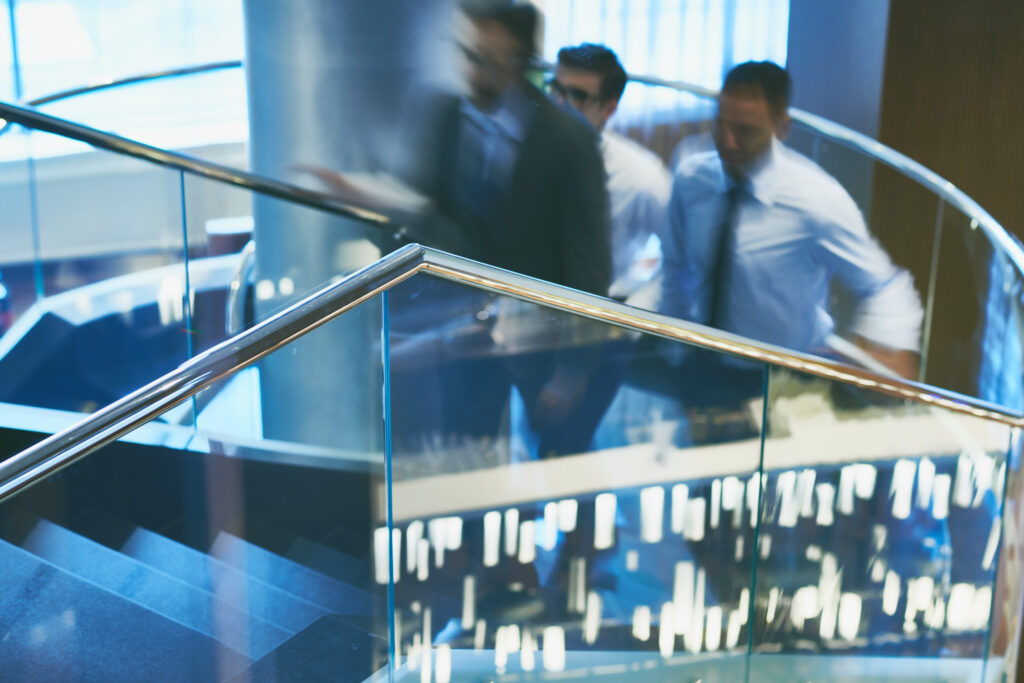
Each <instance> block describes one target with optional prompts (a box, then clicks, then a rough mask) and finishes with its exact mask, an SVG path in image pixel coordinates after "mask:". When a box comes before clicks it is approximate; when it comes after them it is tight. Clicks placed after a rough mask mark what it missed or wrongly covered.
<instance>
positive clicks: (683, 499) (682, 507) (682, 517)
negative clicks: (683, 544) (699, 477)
mask: <svg viewBox="0 0 1024 683" xmlns="http://www.w3.org/2000/svg"><path fill="white" fill-rule="evenodd" d="M689 498H690V487H688V486H687V485H686V484H676V485H675V486H673V487H672V513H671V517H672V533H674V534H681V533H683V528H684V527H683V524H684V523H685V521H686V505H687V501H688V500H689Z"/></svg>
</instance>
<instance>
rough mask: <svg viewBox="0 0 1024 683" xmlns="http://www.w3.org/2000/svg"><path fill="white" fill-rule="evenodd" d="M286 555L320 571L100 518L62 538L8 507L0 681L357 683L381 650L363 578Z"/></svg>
mask: <svg viewBox="0 0 1024 683" xmlns="http://www.w3.org/2000/svg"><path fill="white" fill-rule="evenodd" d="M268 536H273V534H268ZM291 541H292V542H291V545H292V546H294V550H295V554H297V555H299V556H301V557H305V558H307V560H311V562H312V563H313V564H315V565H316V566H317V567H318V569H311V568H309V567H307V566H304V565H303V564H300V563H299V562H296V561H295V560H293V559H291V558H289V557H288V556H287V554H288V552H289V550H288V549H287V548H285V549H283V551H282V552H275V551H274V550H270V549H268V548H266V547H262V546H260V545H257V544H255V543H253V542H251V541H248V540H245V539H242V538H239V537H237V536H234V535H232V534H230V533H228V532H224V531H221V532H219V533H217V534H216V536H215V540H214V541H213V543H212V545H211V546H210V547H209V549H208V551H207V552H203V551H201V550H199V549H196V548H193V547H189V546H188V545H185V544H184V543H181V542H179V541H177V540H175V539H173V538H170V537H169V536H167V535H164V534H161V533H157V532H155V531H153V530H151V529H147V528H144V527H142V526H136V525H133V524H131V523H130V522H127V521H125V520H123V519H120V518H118V517H116V516H113V515H110V514H108V513H105V512H100V511H96V510H91V511H90V512H88V513H85V514H81V515H77V516H75V517H74V518H72V519H71V520H70V522H69V523H68V524H65V525H62V524H57V523H55V522H53V521H51V520H48V519H46V518H43V517H40V516H38V515H36V514H34V513H32V512H30V511H28V510H26V509H23V508H21V507H16V506H13V505H7V506H5V508H4V510H3V513H2V515H0V582H2V584H3V586H4V590H3V591H0V661H3V662H5V664H4V667H3V668H4V672H3V680H5V681H38V680H105V681H110V680H118V681H142V680H164V681H200V680H202V681H206V680H216V681H260V680H280V676H281V674H282V673H283V672H288V673H289V678H290V679H291V677H294V680H332V681H339V680H340V681H361V680H364V679H365V678H366V677H367V676H369V675H370V674H372V673H373V671H374V670H376V668H378V666H379V662H378V660H379V657H380V653H385V655H386V649H387V648H386V625H384V626H383V627H382V628H383V629H385V630H384V631H383V632H382V634H381V635H383V636H384V637H381V635H376V634H374V633H373V632H372V627H373V619H372V615H373V614H374V607H375V605H377V603H376V602H375V601H376V598H375V597H374V596H372V595H370V594H369V593H367V592H365V591H364V590H361V589H360V588H357V587H356V586H357V585H362V582H363V578H364V576H365V573H366V569H365V567H363V566H362V565H361V563H360V562H359V561H358V560H356V559H355V558H351V557H346V556H345V555H344V554H343V553H340V552H338V551H337V550H334V549H331V548H329V547H327V546H324V545H322V544H320V543H318V542H317V541H315V540H311V539H304V538H303V539H299V540H298V541H296V540H295V538H294V537H292V538H291ZM275 550H276V549H275ZM377 606H378V607H379V605H377ZM378 612H379V610H378Z"/></svg>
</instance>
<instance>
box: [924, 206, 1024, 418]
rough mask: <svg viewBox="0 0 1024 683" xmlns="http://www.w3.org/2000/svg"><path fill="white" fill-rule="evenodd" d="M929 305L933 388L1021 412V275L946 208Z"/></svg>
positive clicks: (971, 224)
mask: <svg viewBox="0 0 1024 683" xmlns="http://www.w3.org/2000/svg"><path fill="white" fill-rule="evenodd" d="M937 257H938V260H937V264H938V265H937V268H936V270H937V273H938V277H937V278H936V282H935V294H934V300H933V304H932V308H931V325H930V330H929V343H928V351H927V357H928V364H927V368H926V370H927V372H926V373H925V374H924V375H923V380H924V381H925V382H927V383H928V384H933V385H936V386H941V387H949V388H952V389H955V390H958V391H961V392H963V393H965V394H968V395H971V396H978V397H980V398H982V399H985V400H988V401H992V402H995V403H1000V404H1002V405H1005V406H1007V407H1008V408H1010V409H1011V410H1017V411H1019V410H1021V408H1022V407H1024V403H1022V401H1021V390H1020V386H1021V385H1020V383H1021V379H1022V374H1021V361H1022V358H1024V356H1022V354H1021V347H1020V339H1021V337H1020V334H1019V329H1018V325H1017V321H1018V320H1019V315H1020V314H1019V311H1020V303H1019V298H1020V291H1021V286H1020V282H1021V275H1020V272H1019V270H1018V268H1017V267H1016V266H1014V265H1011V262H1010V261H1009V259H1008V258H1007V256H1006V255H1005V254H1004V253H1002V249H1001V248H997V247H996V246H995V245H994V244H993V242H992V240H991V238H990V237H989V235H988V234H987V233H986V232H985V231H984V230H983V229H982V228H981V227H980V226H979V225H978V223H977V222H976V221H974V220H972V219H971V218H970V217H969V216H967V215H965V214H964V213H963V212H961V211H960V210H958V209H956V208H955V207H953V206H950V205H946V206H944V207H943V213H942V223H941V239H940V241H939V246H938V251H937Z"/></svg>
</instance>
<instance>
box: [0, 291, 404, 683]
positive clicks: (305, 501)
mask: <svg viewBox="0 0 1024 683" xmlns="http://www.w3.org/2000/svg"><path fill="white" fill-rule="evenodd" d="M367 305H368V306H369V309H368V310H367V312H366V314H365V317H364V319H363V321H364V323H365V324H366V326H367V327H368V328H369V327H373V328H374V332H375V335H374V338H375V339H376V340H377V345H376V347H375V348H364V349H362V353H361V354H360V355H359V357H358V362H359V365H358V367H357V366H356V365H355V363H354V362H350V360H351V358H350V354H352V353H353V352H354V349H353V347H352V346H351V345H347V344H346V343H345V341H346V339H345V338H346V337H347V336H348V334H349V333H350V330H348V329H347V328H344V326H340V325H339V320H335V321H332V322H329V323H326V324H325V325H323V326H322V327H320V328H318V329H316V330H314V331H312V332H310V333H308V334H307V335H306V336H304V337H302V338H301V339H300V340H298V341H297V342H296V344H298V346H294V345H288V346H285V347H282V348H279V349H277V350H276V351H273V352H272V353H271V354H270V355H268V356H266V357H265V358H263V359H262V360H261V361H260V362H259V363H258V364H257V365H256V366H254V367H253V368H252V369H256V370H258V371H259V373H260V375H261V377H262V378H263V379H264V380H265V381H264V384H263V386H262V392H259V391H251V392H241V393H239V392H236V393H234V394H232V395H229V396H227V397H226V398H225V400H227V401H229V402H230V403H232V404H233V405H227V406H222V407H221V408H222V410H221V411H220V413H219V414H217V415H214V414H213V413H212V412H210V413H206V417H207V418H208V419H207V420H206V422H205V424H204V425H203V429H202V430H200V431H199V432H198V433H197V431H196V430H195V428H193V427H182V426H178V425H174V424H169V423H170V422H173V415H172V414H173V411H174V409H172V411H170V412H169V413H168V414H165V415H161V416H158V417H157V418H156V419H154V420H153V421H151V422H149V423H146V424H143V425H142V426H140V427H138V428H136V429H134V430H133V431H131V432H130V433H128V434H127V435H125V436H124V437H122V438H121V439H120V440H118V441H116V442H113V443H111V444H109V445H107V446H104V447H103V448H102V449H100V450H98V451H96V452H94V453H92V454H90V455H89V456H87V457H85V458H84V459H82V460H80V461H78V462H77V463H75V464H73V465H71V466H69V467H67V468H66V469H64V470H63V471H62V472H61V473H60V475H59V476H55V477H50V478H47V479H45V480H44V481H42V482H40V483H38V484H37V485H35V486H34V487H32V488H29V489H27V490H24V491H22V492H20V493H18V494H16V495H14V496H13V497H11V498H9V499H8V500H6V501H4V502H3V503H2V504H0V582H2V584H3V585H4V591H3V592H2V594H0V611H2V613H3V614H4V615H5V619H6V621H5V627H4V629H5V634H6V637H5V639H4V642H3V647H2V650H3V672H4V673H3V678H4V679H5V680H7V679H10V680H182V681H184V680H191V681H227V680H268V681H278V680H281V681H284V680H292V681H293V680H342V679H347V680H370V679H371V677H372V676H374V675H377V672H379V671H380V670H381V669H386V667H387V665H388V661H389V660H388V643H389V628H388V615H389V610H388V607H387V605H388V599H387V575H386V569H387V561H386V552H385V554H384V558H385V560H384V564H383V567H382V568H383V570H384V572H385V574H384V577H383V578H382V579H381V578H379V577H378V575H377V573H376V572H377V571H379V568H377V567H376V566H375V561H374V554H373V539H374V530H375V529H377V528H380V527H382V526H383V525H385V524H386V519H387V517H386V503H385V501H386V495H385V491H386V485H385V484H386V479H385V460H384V453H383V419H382V417H381V415H380V410H381V405H382V403H383V400H382V378H383V364H382V360H381V355H380V339H381V337H380V329H381V328H380V325H381V320H380V317H379V313H380V310H381V309H380V306H379V304H377V303H375V301H373V300H371V301H369V302H367ZM375 312H376V315H375ZM367 334H369V332H367ZM312 352H316V353H317V354H318V355H317V357H316V360H317V361H319V363H320V365H316V366H314V365H312V363H308V364H307V365H306V366H305V367H302V368H300V367H296V366H295V364H294V363H293V359H294V358H295V357H296V356H302V357H304V356H305V355H306V354H308V353H312ZM327 369H330V371H329V372H328V371H327ZM356 370H358V371H360V372H361V373H363V374H362V375H361V376H360V377H359V378H356V377H354V376H353V373H354V372H355V371H356ZM243 372H246V371H243ZM317 374H319V375H320V376H324V377H326V376H329V377H330V379H331V380H332V381H333V383H334V384H335V385H336V386H338V387H343V388H344V389H345V390H346V391H349V392H351V393H352V394H353V396H352V397H347V396H340V397H339V395H337V394H336V395H333V396H329V395H327V394H325V393H324V391H323V390H322V389H321V388H319V387H318V384H317V382H316V380H315V376H316V375H317ZM227 381H228V382H230V381H233V380H232V378H227ZM339 394H340V390H339ZM356 400H358V402H359V403H360V404H365V406H366V407H367V411H374V412H375V413H376V414H375V415H370V414H368V413H367V412H366V411H363V412H359V411H358V408H359V407H360V406H359V405H353V402H355V401H356ZM285 402H289V403H291V404H293V405H287V404H286V403H285ZM253 403H256V404H259V406H261V409H262V411H263V414H264V415H265V419H264V428H263V434H262V437H260V438H250V439H243V438H233V437H230V436H224V434H225V433H228V432H230V431H231V430H230V427H229V425H228V424H227V422H229V421H230V420H233V419H236V418H235V414H236V413H242V414H244V413H245V412H246V411H247V410H248V409H249V407H250V405H251V404H253ZM300 411H301V412H302V413H303V415H302V419H299V418H296V417H294V415H295V413H297V412H300ZM285 416H288V417H291V418H292V419H291V422H290V423H289V424H288V425H282V424H281V418H284V417H285ZM272 425H273V426H272ZM384 545H385V547H386V535H385V544H384Z"/></svg>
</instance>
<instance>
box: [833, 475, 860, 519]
mask: <svg viewBox="0 0 1024 683" xmlns="http://www.w3.org/2000/svg"><path fill="white" fill-rule="evenodd" d="M856 485H857V468H856V465H847V466H846V467H844V468H843V469H841V470H840V471H839V493H838V494H837V499H836V510H837V511H838V512H839V513H840V514H843V515H852V514H853V495H854V489H855V487H856Z"/></svg>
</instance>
